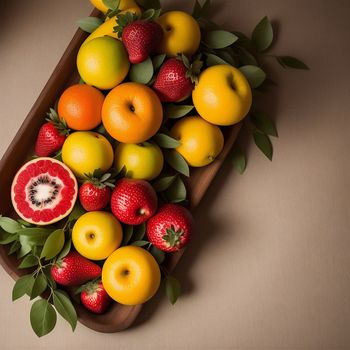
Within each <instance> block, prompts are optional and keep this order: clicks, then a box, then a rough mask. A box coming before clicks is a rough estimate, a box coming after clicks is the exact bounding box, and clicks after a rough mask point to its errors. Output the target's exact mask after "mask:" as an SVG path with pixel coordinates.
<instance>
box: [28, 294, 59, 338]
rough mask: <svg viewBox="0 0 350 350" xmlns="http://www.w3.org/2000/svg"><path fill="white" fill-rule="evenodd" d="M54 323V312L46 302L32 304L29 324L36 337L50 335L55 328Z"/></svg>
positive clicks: (55, 318)
mask: <svg viewBox="0 0 350 350" xmlns="http://www.w3.org/2000/svg"><path fill="white" fill-rule="evenodd" d="M56 321H57V314H56V311H55V309H54V308H53V307H52V305H51V304H50V303H49V302H48V301H47V300H44V299H39V300H37V301H35V302H34V304H33V305H32V308H31V310H30V324H31V326H32V328H33V331H34V332H35V334H36V335H37V336H38V337H42V336H44V335H46V334H48V333H50V332H51V331H52V330H53V329H54V328H55V325H56Z"/></svg>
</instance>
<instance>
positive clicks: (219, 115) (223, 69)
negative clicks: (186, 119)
mask: <svg viewBox="0 0 350 350" xmlns="http://www.w3.org/2000/svg"><path fill="white" fill-rule="evenodd" d="M192 100H193V104H194V106H195V108H196V110H197V112H198V113H199V115H200V116H201V117H202V118H204V119H205V120H207V121H208V122H210V123H213V124H216V125H233V124H236V123H238V122H240V121H241V120H242V119H243V118H244V117H245V116H246V115H247V113H248V112H249V110H250V107H251V105H252V91H251V88H250V86H249V83H248V81H247V79H246V78H245V76H244V75H243V74H242V73H241V72H240V71H239V70H238V69H237V68H235V67H232V66H230V65H228V64H227V65H226V64H222V65H217V66H212V67H209V68H207V69H205V70H204V71H203V72H202V73H201V74H200V76H199V82H198V84H197V85H196V87H195V88H194V90H193V91H192Z"/></svg>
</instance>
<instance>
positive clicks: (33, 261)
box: [18, 254, 38, 269]
mask: <svg viewBox="0 0 350 350" xmlns="http://www.w3.org/2000/svg"><path fill="white" fill-rule="evenodd" d="M36 265H38V258H37V257H36V256H34V255H32V254H29V255H27V256H26V257H24V258H23V260H22V262H21V263H20V264H19V266H18V268H19V269H27V268H28V267H33V266H36Z"/></svg>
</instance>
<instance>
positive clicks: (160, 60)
mask: <svg viewBox="0 0 350 350" xmlns="http://www.w3.org/2000/svg"><path fill="white" fill-rule="evenodd" d="M165 57H166V54H165V53H163V54H161V55H158V56H154V57H153V58H152V64H153V70H154V71H156V70H157V69H158V68H159V67H160V66H161V65H162V63H163V62H164V60H165Z"/></svg>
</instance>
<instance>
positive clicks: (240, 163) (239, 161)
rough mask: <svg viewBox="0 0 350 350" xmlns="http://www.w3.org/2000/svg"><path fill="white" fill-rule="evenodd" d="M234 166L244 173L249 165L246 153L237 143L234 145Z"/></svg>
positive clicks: (240, 172)
mask: <svg viewBox="0 0 350 350" xmlns="http://www.w3.org/2000/svg"><path fill="white" fill-rule="evenodd" d="M231 157H232V162H233V167H234V168H235V169H236V171H237V172H238V173H239V174H243V173H244V171H245V168H246V165H247V161H246V157H245V154H244V153H243V152H242V150H241V148H240V147H238V146H237V145H235V146H234V148H233V150H232V153H231Z"/></svg>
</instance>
